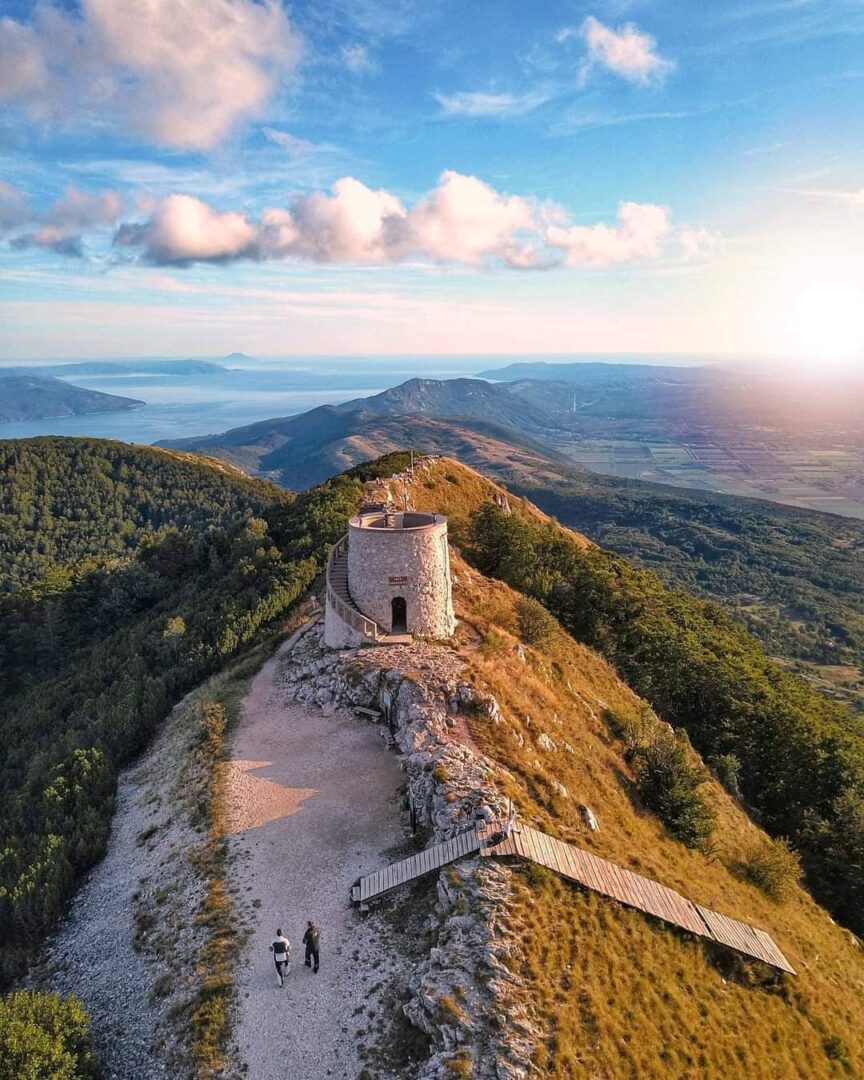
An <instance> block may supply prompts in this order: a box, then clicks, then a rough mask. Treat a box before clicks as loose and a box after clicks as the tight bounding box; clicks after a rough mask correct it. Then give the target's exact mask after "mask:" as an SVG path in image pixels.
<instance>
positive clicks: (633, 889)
mask: <svg viewBox="0 0 864 1080" xmlns="http://www.w3.org/2000/svg"><path fill="white" fill-rule="evenodd" d="M474 853H479V854H480V855H481V856H484V857H487V858H488V857H490V856H492V857H495V856H501V855H516V856H518V857H519V858H522V859H528V860H530V861H531V862H535V863H538V864H539V865H540V866H546V867H548V868H549V869H550V870H554V871H555V872H556V873H558V874H560V875H561V876H562V877H565V878H568V879H569V880H570V881H575V882H576V883H577V884H579V885H581V886H583V887H584V888H586V889H591V890H592V891H594V892H598V893H600V894H601V895H603V896H608V897H610V898H611V899H613V900H617V901H618V902H619V903H622V904H625V905H626V906H627V907H632V908H636V909H637V910H638V911H642V912H644V913H645V914H647V915H653V916H654V917H655V918H658V919H662V920H663V921H664V922H667V923H670V924H671V925H673V926H677V927H679V928H680V929H682V930H686V931H688V932H689V933H691V934H694V935H696V936H698V937H701V938H705V939H707V940H708V941H712V942H714V943H715V944H718V945H725V946H726V947H727V948H729V949H734V950H735V952H739V953H742V954H743V955H744V956H749V957H751V958H752V959H754V960H761V961H762V963H763V964H768V965H769V966H771V967H774V968H778V969H779V970H780V971H788V972H789V973H790V974H792V975H794V974H795V969H794V968H793V967H792V965H791V964H790V963H789V961H788V960H787V959H786V957H785V956H784V955H783V953H782V952H781V951H780V949H779V948H778V947H777V944H776V943H775V941H774V940H773V938H772V937H771V936H770V934H767V933H766V932H765V931H764V930H758V929H756V928H755V927H753V926H750V925H748V924H747V923H742V922H739V921H738V920H737V919H731V918H729V917H728V916H727V915H721V914H719V913H718V912H716V911H711V910H710V908H704V907H702V905H701V904H694V903H692V902H691V901H690V900H688V899H687V898H686V897H684V896H682V895H681V894H680V893H677V892H675V890H674V889H670V888H668V887H667V886H665V885H661V884H660V883H659V882H657V881H652V880H651V879H650V878H645V877H642V876H641V874H635V873H633V871H632V870H625V869H624V867H623V866H618V865H617V864H615V863H612V862H609V860H608V859H602V858H600V856H599V855H592V854H591V853H590V852H588V851H583V850H582V848H578V847H576V846H575V845H574V844H565V843H563V841H561V840H556V839H555V838H554V837H552V836H549V834H548V833H543V832H540V831H539V830H538V829H532V828H530V827H529V826H527V825H518V826H515V827H513V824H512V822H508V821H498V822H492V823H491V824H489V825H484V826H481V827H478V828H474V829H472V830H470V831H469V832H467V833H460V834H459V835H458V836H455V837H454V838H453V839H452V840H447V841H445V842H444V843H443V844H436V845H434V846H433V847H430V848H426V849H425V851H422V852H420V854H419V855H412V856H411V857H410V858H408V859H402V860H401V861H400V862H397V863H393V864H392V865H390V866H387V867H385V868H384V869H383V870H377V871H375V872H374V873H372V874H367V875H366V876H365V877H361V878H358V880H357V881H356V882H355V883H354V886H353V887H352V889H351V899H352V900H353V901H354V902H355V903H365V902H366V901H367V900H371V899H373V898H374V897H376V896H381V895H382V894H383V893H386V892H389V891H390V890H391V889H395V888H398V887H399V886H400V885H404V884H405V883H406V882H408V881H411V880H412V879H414V878H418V877H422V876H423V875H424V874H428V873H430V872H431V871H433V870H438V869H440V868H441V867H442V866H444V865H446V864H447V863H449V862H454V861H455V860H456V859H459V858H462V857H464V856H466V855H471V854H474Z"/></svg>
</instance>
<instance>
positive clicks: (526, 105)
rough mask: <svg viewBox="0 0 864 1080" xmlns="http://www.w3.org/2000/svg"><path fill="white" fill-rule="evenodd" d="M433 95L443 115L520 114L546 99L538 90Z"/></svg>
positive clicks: (501, 115)
mask: <svg viewBox="0 0 864 1080" xmlns="http://www.w3.org/2000/svg"><path fill="white" fill-rule="evenodd" d="M433 96H434V98H435V100H436V101H437V102H438V104H439V105H440V106H441V112H442V113H443V114H444V116H499V117H503V116H522V115H524V114H525V113H528V112H531V110H532V109H536V108H537V107H538V106H539V105H542V104H543V102H544V101H548V95H547V94H543V93H539V92H536V93H531V94H521V95H514V94H489V93H484V92H483V91H460V92H458V93H455V94H437V93H436V94H434V95H433Z"/></svg>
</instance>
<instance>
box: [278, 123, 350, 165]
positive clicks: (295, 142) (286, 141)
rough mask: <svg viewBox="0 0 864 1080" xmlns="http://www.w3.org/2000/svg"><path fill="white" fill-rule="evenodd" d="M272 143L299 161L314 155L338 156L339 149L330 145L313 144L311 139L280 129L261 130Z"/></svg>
mask: <svg viewBox="0 0 864 1080" xmlns="http://www.w3.org/2000/svg"><path fill="white" fill-rule="evenodd" d="M261 130H262V131H263V133H264V135H265V137H266V138H267V139H269V140H270V142H272V143H275V144H276V146H281V147H282V149H283V150H286V151H287V152H288V156H289V157H291V158H293V159H295V160H296V159H297V158H305V157H310V156H311V155H312V154H338V153H339V148H338V147H337V146H332V145H331V144H330V143H313V142H311V141H310V140H309V139H301V138H300V137H299V136H297V135H292V134H291V133H290V132H289V131H280V130H279V129H278V128H272V127H265V128H262V129H261Z"/></svg>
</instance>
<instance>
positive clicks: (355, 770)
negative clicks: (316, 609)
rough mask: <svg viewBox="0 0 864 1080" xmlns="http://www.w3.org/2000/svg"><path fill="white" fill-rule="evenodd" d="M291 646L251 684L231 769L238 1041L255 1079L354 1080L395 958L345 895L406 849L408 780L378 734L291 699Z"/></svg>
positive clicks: (370, 922) (372, 922) (372, 921)
mask: <svg viewBox="0 0 864 1080" xmlns="http://www.w3.org/2000/svg"><path fill="white" fill-rule="evenodd" d="M290 645H291V641H290V640H289V641H288V642H285V643H284V644H283V646H282V647H281V648H280V650H279V651H278V652H277V653H276V655H275V656H274V657H272V658H271V659H270V660H269V661H268V662H267V663H266V664H265V665H264V666H263V667H262V669H261V671H260V672H259V673H258V675H257V676H256V677H255V679H254V681H253V683H252V686H251V688H250V690H249V693H248V695H247V697H246V699H245V701H244V704H243V710H242V716H241V719H240V722H239V724H238V727H237V730H236V734H235V737H234V745H233V760H232V762H231V765H230V767H229V778H228V822H229V830H230V832H231V833H232V836H231V844H232V852H233V855H234V860H233V863H234V870H233V875H234V879H235V881H236V882H237V883H238V884H239V886H240V889H241V894H242V897H243V901H244V907H247V908H248V910H249V911H250V912H251V933H250V936H249V940H248V942H247V944H246V947H245V949H244V953H243V956H242V957H241V960H240V964H239V967H238V972H237V983H238V991H239V999H240V1007H239V1014H238V1017H237V1028H236V1040H237V1044H238V1048H239V1052H240V1056H241V1059H242V1061H243V1062H245V1063H246V1065H247V1066H248V1073H247V1075H248V1077H249V1078H250V1080H270V1078H271V1077H272V1078H274V1080H275V1078H276V1077H278V1078H279V1080H285V1078H286V1077H290V1078H291V1080H321V1078H322V1077H328V1076H330V1077H334V1078H343V1077H344V1078H346V1080H349V1078H350V1080H354V1078H355V1077H356V1076H357V1075H358V1073H359V1072H360V1069H361V1065H360V1063H359V1061H358V1055H357V1049H356V1039H357V1033H358V1032H360V1031H362V1029H364V1028H365V1027H366V1025H367V1022H368V1018H369V1016H370V1014H371V1015H374V1004H375V1000H376V991H377V989H378V987H379V986H380V984H381V982H382V981H384V982H386V981H387V976H388V972H390V971H392V970H393V969H394V968H395V967H398V966H399V962H400V961H399V958H398V957H397V956H395V955H394V954H393V952H392V949H390V948H389V947H388V946H387V945H386V943H385V941H384V939H383V938H382V937H381V935H380V932H379V931H380V927H378V926H377V920H376V919H374V918H367V919H364V918H362V917H361V916H359V915H358V914H357V912H355V911H354V910H353V909H352V907H351V905H350V901H349V890H350V887H351V884H352V882H353V881H354V880H355V879H356V878H357V877H358V876H359V875H360V874H361V873H365V872H368V871H369V870H370V869H372V868H374V867H376V866H378V865H379V864H380V863H381V862H382V861H386V856H385V855H384V852H385V851H386V850H387V849H388V848H392V847H394V846H396V845H398V844H399V843H401V842H402V841H403V838H404V834H403V831H402V827H401V824H400V815H399V809H398V791H399V788H400V785H401V784H402V780H403V776H402V773H401V771H400V769H399V766H398V764H397V762H396V759H395V757H394V756H393V755H392V754H391V753H389V752H388V751H387V749H386V747H385V744H384V742H383V740H382V738H381V733H380V730H379V729H376V728H374V727H372V726H371V725H368V724H365V723H363V722H362V721H360V720H358V719H356V718H355V717H353V716H352V715H351V714H349V713H345V712H335V713H333V714H332V715H327V714H326V713H325V711H323V710H321V709H317V708H309V707H305V706H299V705H295V704H293V703H290V702H286V701H285V694H284V691H280V688H279V686H278V673H279V670H280V667H281V665H282V664H284V663H286V662H290V654H289V650H290ZM307 919H312V920H314V922H315V923H316V924H317V925H318V927H319V928H320V931H321V969H320V972H319V973H318V974H317V975H315V974H313V973H312V971H311V970H310V969H309V968H307V967H305V966H304V963H303V946H302V944H301V938H302V936H303V931H304V929H305V927H306V921H307ZM277 927H279V928H281V929H282V931H283V933H284V934H285V935H286V936H287V937H288V938H289V939H290V941H291V945H292V964H291V973H290V975H289V976H288V977H287V978H286V980H285V986H284V988H280V987H279V986H278V985H277V979H276V971H275V967H274V964H273V958H272V954H271V953H270V952H269V951H268V946H269V944H270V942H271V941H272V940H273V938H274V936H275V931H276V929H277ZM364 1010H365V1012H366V1016H365V1017H364V1015H363V1013H364Z"/></svg>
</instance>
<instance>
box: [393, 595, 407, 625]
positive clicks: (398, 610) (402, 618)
mask: <svg viewBox="0 0 864 1080" xmlns="http://www.w3.org/2000/svg"><path fill="white" fill-rule="evenodd" d="M390 632H391V633H393V634H407V633H408V605H407V604H406V603H405V597H404V596H394V597H393V600H392V601H391V603H390Z"/></svg>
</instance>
